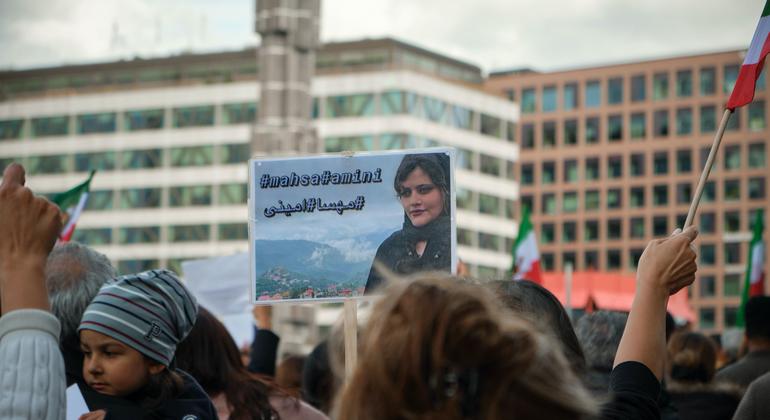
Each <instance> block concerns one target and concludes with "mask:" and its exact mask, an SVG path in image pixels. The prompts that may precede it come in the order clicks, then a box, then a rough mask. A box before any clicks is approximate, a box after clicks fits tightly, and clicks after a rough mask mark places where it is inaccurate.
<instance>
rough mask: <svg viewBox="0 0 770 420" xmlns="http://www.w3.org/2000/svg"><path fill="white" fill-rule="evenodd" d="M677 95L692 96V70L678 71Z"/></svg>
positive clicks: (681, 96)
mask: <svg viewBox="0 0 770 420" xmlns="http://www.w3.org/2000/svg"><path fill="white" fill-rule="evenodd" d="M676 96H678V97H680V98H686V97H689V96H692V71H690V70H680V71H678V72H676Z"/></svg>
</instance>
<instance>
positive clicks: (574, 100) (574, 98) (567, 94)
mask: <svg viewBox="0 0 770 420" xmlns="http://www.w3.org/2000/svg"><path fill="white" fill-rule="evenodd" d="M577 106H578V85H577V83H567V84H565V85H564V110H565V111H570V110H573V109H575V108H577Z"/></svg>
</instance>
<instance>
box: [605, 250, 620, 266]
mask: <svg viewBox="0 0 770 420" xmlns="http://www.w3.org/2000/svg"><path fill="white" fill-rule="evenodd" d="M620 267H621V262H620V250H617V249H608V250H607V269H608V270H619V269H620Z"/></svg>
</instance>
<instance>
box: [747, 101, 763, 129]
mask: <svg viewBox="0 0 770 420" xmlns="http://www.w3.org/2000/svg"><path fill="white" fill-rule="evenodd" d="M765 126H766V124H765V101H754V102H752V103H750V104H749V130H751V131H762V130H764V129H765Z"/></svg>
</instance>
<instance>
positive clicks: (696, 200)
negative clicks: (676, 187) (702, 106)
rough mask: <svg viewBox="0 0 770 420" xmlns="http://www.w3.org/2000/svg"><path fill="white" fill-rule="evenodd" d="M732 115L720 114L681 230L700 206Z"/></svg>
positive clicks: (730, 113)
mask: <svg viewBox="0 0 770 420" xmlns="http://www.w3.org/2000/svg"><path fill="white" fill-rule="evenodd" d="M732 113H733V111H732V110H730V109H725V113H724V114H722V121H721V122H720V123H719V129H718V130H717V132H716V135H715V136H714V143H713V144H712V145H711V150H710V151H709V156H708V159H706V164H705V165H704V166H703V172H701V174H700V180H699V181H698V187H697V188H695V195H694V196H693V198H692V203H690V210H689V211H688V212H687V219H686V220H685V221H684V226H682V230H684V229H687V228H688V227H690V226H691V225H692V222H693V219H694V218H695V211H696V210H697V209H698V204H700V198H701V195H703V189H704V188H705V187H706V181H707V180H708V177H709V174H710V173H711V167H712V166H713V165H714V158H715V157H716V155H717V151H718V150H719V144H720V143H722V135H724V134H725V128H727V121H728V120H729V119H730V115H732Z"/></svg>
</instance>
